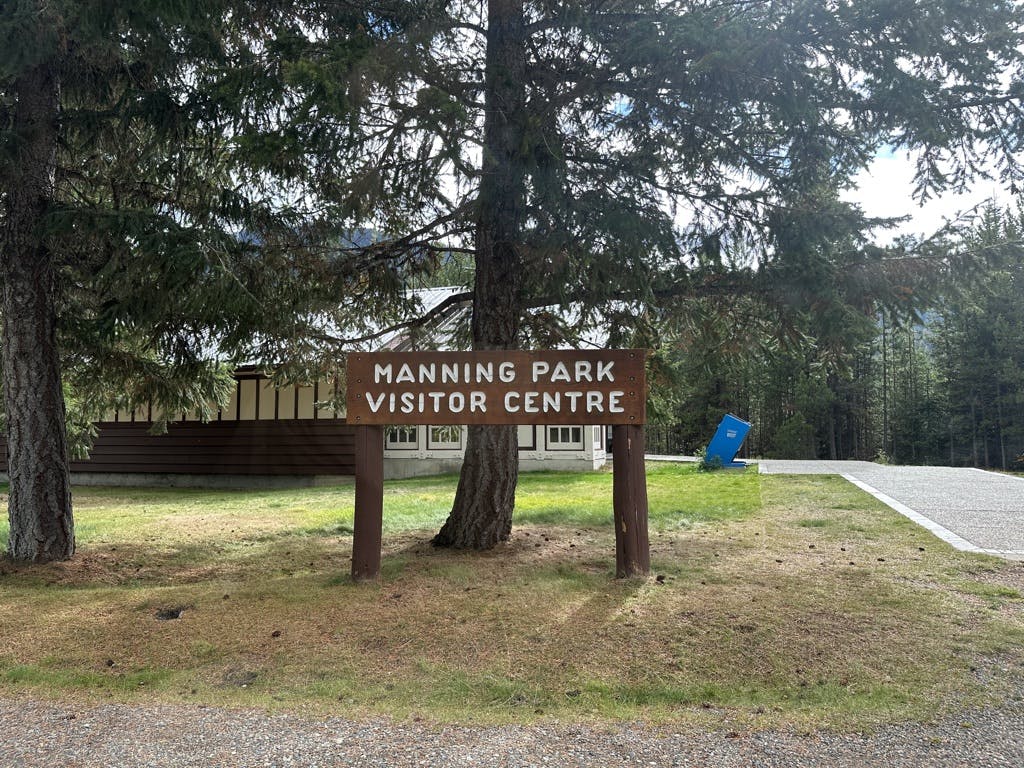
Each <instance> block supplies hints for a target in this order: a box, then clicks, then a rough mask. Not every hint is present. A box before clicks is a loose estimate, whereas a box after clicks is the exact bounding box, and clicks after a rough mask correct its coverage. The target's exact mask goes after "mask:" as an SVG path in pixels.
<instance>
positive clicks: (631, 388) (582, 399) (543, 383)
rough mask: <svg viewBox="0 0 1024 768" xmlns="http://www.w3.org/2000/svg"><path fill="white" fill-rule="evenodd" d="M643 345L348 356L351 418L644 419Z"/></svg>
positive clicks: (578, 421)
mask: <svg viewBox="0 0 1024 768" xmlns="http://www.w3.org/2000/svg"><path fill="white" fill-rule="evenodd" d="M644 360H645V353H644V351H643V350H629V349H626V350H585V351H583V350H574V351H563V350H552V351H538V352H520V351H504V350H495V351H480V352H378V353H365V354H364V353H357V354H351V355H349V357H348V397H347V405H348V416H347V418H348V422H349V423H350V424H438V425H441V424H534V423H540V424H581V423H584V424H642V423H643V422H644V416H645V400H646V390H645V383H644Z"/></svg>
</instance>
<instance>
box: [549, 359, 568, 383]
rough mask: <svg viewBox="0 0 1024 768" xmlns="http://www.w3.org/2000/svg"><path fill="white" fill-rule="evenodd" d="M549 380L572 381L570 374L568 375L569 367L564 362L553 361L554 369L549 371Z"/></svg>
mask: <svg viewBox="0 0 1024 768" xmlns="http://www.w3.org/2000/svg"><path fill="white" fill-rule="evenodd" d="M551 381H552V382H555V381H564V382H566V383H569V382H570V381H572V376H570V375H569V369H568V368H567V367H566V365H565V363H555V370H553V371H552V372H551Z"/></svg>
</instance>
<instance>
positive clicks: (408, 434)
mask: <svg viewBox="0 0 1024 768" xmlns="http://www.w3.org/2000/svg"><path fill="white" fill-rule="evenodd" d="M384 447H385V448H386V449H388V450H392V451H395V450H398V451H409V450H415V449H416V448H418V447H419V435H418V434H417V427H388V428H387V431H386V432H385V436H384Z"/></svg>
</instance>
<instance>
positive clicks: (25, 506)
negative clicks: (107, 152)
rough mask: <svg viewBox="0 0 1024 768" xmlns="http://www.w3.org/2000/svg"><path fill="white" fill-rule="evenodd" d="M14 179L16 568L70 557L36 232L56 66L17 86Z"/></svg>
mask: <svg viewBox="0 0 1024 768" xmlns="http://www.w3.org/2000/svg"><path fill="white" fill-rule="evenodd" d="M14 92H15V98H16V101H15V104H14V107H13V126H12V127H13V130H14V135H15V136H17V137H18V145H17V157H16V158H15V159H14V161H13V162H12V163H11V164H10V166H8V167H10V168H14V169H15V171H16V174H17V176H16V178H11V177H10V176H8V177H7V178H4V179H2V181H3V184H4V186H5V187H6V190H5V192H6V197H5V202H4V211H3V217H2V219H0V280H2V282H3V318H2V320H3V386H4V405H5V407H6V416H7V456H8V458H7V463H8V473H9V475H10V492H9V499H8V512H9V517H10V536H9V540H8V545H7V551H8V553H9V554H10V556H11V557H12V558H13V559H14V560H18V561H28V562H47V561H50V560H66V559H68V558H70V557H71V556H72V555H73V554H74V552H75V538H74V518H73V516H72V511H71V482H70V475H69V466H68V447H67V431H66V426H65V421H64V416H65V406H64V393H63V388H62V386H61V376H60V357H59V354H58V349H57V334H56V327H57V310H56V296H55V283H54V277H55V275H54V263H53V262H54V260H53V254H52V253H51V252H50V249H49V248H48V246H47V243H46V239H45V237H44V235H43V232H42V224H43V220H44V217H45V216H46V212H47V210H48V208H49V205H50V203H51V201H52V200H53V191H54V172H55V164H56V152H57V121H58V116H59V87H58V81H57V77H56V74H55V72H54V70H53V67H52V64H51V63H49V62H43V63H42V64H39V65H37V66H36V67H35V68H33V69H31V70H29V71H27V72H26V73H25V74H24V75H23V76H22V77H21V78H20V79H19V80H18V82H17V83H16V85H15V89H14Z"/></svg>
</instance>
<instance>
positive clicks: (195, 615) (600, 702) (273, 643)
mask: <svg viewBox="0 0 1024 768" xmlns="http://www.w3.org/2000/svg"><path fill="white" fill-rule="evenodd" d="M651 486H652V487H651V498H652V557H653V563H654V570H655V575H654V576H652V578H651V579H650V580H647V581H628V582H620V581H616V580H615V579H614V578H612V576H613V569H614V538H613V531H612V530H611V526H610V478H609V477H608V476H607V475H601V474H595V475H559V474H549V475H542V476H535V477H530V476H527V477H524V479H523V487H522V492H521V494H520V506H521V507H522V510H521V519H520V522H519V524H518V525H517V528H516V530H515V533H514V535H513V537H512V539H511V540H510V541H509V542H508V543H507V544H505V545H504V546H502V547H500V548H499V549H497V550H495V551H493V552H488V553H462V552H450V551H439V550H435V549H433V548H431V547H430V546H429V544H428V543H427V542H428V540H429V537H430V535H431V534H432V532H433V530H434V528H435V527H436V526H437V525H439V524H440V522H441V520H443V517H444V513H445V512H446V504H447V503H448V502H449V501H450V498H451V494H452V492H453V490H454V479H453V478H435V479H430V480H425V481H405V482H403V483H396V484H393V485H392V486H390V491H391V492H390V493H389V495H388V499H387V501H386V506H385V514H386V515H389V514H390V515H391V519H390V523H389V525H390V529H389V533H388V534H387V535H386V537H385V548H386V551H385V561H384V563H385V564H384V578H383V579H382V582H381V584H380V585H378V586H369V587H367V586H363V587H357V586H353V585H351V584H349V583H348V580H347V572H348V564H349V560H348V558H349V554H350V549H351V539H350V538H349V536H348V535H347V533H346V526H347V525H349V524H350V521H351V510H350V506H347V505H350V503H351V501H350V494H351V489H345V488H343V489H328V490H323V489H315V490H310V491H302V492H280V493H278V494H275V493H268V494H242V495H240V496H235V495H231V494H208V495H203V494H198V493H197V492H187V493H185V494H184V495H183V497H182V498H179V499H176V498H175V495H176V494H177V493H180V492H173V493H172V492H167V491H163V492H153V493H155V494H156V495H155V496H151V495H148V493H140V494H139V495H133V496H130V497H129V500H127V501H126V500H121V501H120V502H118V498H117V497H116V496H115V495H112V494H114V492H113V491H106V492H102V494H101V493H100V492H97V493H96V495H95V496H93V497H89V496H88V494H83V495H82V496H85V499H83V498H82V496H80V497H79V504H78V510H79V516H80V519H83V520H84V521H85V524H86V525H87V526H88V525H90V524H91V525H93V526H94V528H93V531H94V533H93V534H92V535H93V536H94V538H93V539H92V540H91V541H90V542H89V543H88V544H87V545H86V546H85V547H84V548H83V553H82V554H81V555H80V556H79V557H78V558H77V559H76V560H75V561H74V562H72V563H68V564H62V565H52V566H47V567H45V568H35V569H24V568H18V569H14V568H12V567H11V566H9V565H8V566H6V567H4V573H3V575H2V577H0V690H6V691H14V690H31V691H33V692H37V693H39V692H41V693H49V694H53V695H62V696H66V695H82V696H89V697H107V696H113V697H117V698H128V699H134V698H139V697H145V698H154V697H155V698H160V699H171V700H186V701H193V702H203V703H217V704H228V705H258V706H266V707H270V708H284V709H290V710H301V711H313V712H344V713H346V714H349V715H353V714H354V715H371V714H379V713H385V714H389V715H394V716H398V717H413V716H415V717H424V718H427V719H433V720H439V721H450V720H458V721H475V722H508V721H513V722H518V721H529V720H534V719H537V718H554V719H565V720H580V719H583V720H592V721H606V720H611V719H615V720H619V719H633V718H646V719H649V720H652V721H664V722H669V721H671V722H683V721H687V722H701V723H708V722H712V723H715V722H725V721H729V722H730V723H736V722H739V723H743V724H746V725H762V724H764V725H768V724H771V725H792V726H797V727H812V726H824V725H834V726H837V727H863V726H864V725H866V724H870V723H876V722H883V721H890V720H894V719H902V718H918V717H928V716H931V715H934V714H936V713H938V712H941V711H943V710H944V709H948V708H952V707H958V706H961V705H962V704H963V703H965V702H967V703H972V702H981V701H985V700H990V699H991V700H996V699H998V698H999V697H1000V696H1004V695H1006V692H1007V686H1009V685H1010V683H1011V682H1012V681H1013V677H1012V675H1007V674H1003V673H1000V674H997V675H991V674H988V675H980V674H978V672H977V670H979V669H986V670H991V669H1004V668H1010V669H1015V670H1018V671H1019V669H1020V664H1021V661H1022V655H1021V650H1020V649H1021V647H1022V645H1024V615H1022V603H1024V601H1022V600H1021V599H1020V586H1021V579H1022V575H1024V568H1022V566H1021V565H1020V564H1011V563H1004V562H1002V561H997V560H994V559H992V558H985V557H979V556H975V555H968V554H962V553H956V552H953V551H952V550H950V549H949V548H948V547H946V546H945V545H944V544H942V543H941V542H939V541H937V540H936V539H934V538H932V537H931V536H930V535H928V534H927V533H926V532H924V531H922V530H920V529H918V528H916V527H915V526H913V525H912V524H910V523H909V522H908V521H906V520H904V519H903V518H902V517H900V516H898V515H896V514H895V513H893V512H891V511H889V510H887V509H885V508H882V507H880V506H879V505H878V503H877V502H875V501H874V500H873V499H871V498H870V497H869V496H867V495H865V494H862V493H861V492H859V491H857V490H856V489H855V488H853V487H852V486H850V485H848V484H846V483H844V482H843V481H841V480H838V479H836V478H820V477H815V478H778V477H772V476H766V477H761V476H758V475H756V474H753V473H739V474H729V475H701V474H697V473H695V472H693V471H692V470H691V469H690V468H679V467H671V468H660V467H652V470H651ZM565 488H570V489H571V493H572V494H573V496H574V497H575V498H576V502H575V503H576V504H577V506H576V507H571V504H572V503H573V502H572V501H571V500H570V499H569V498H567V497H566V494H565V493H563V489H565ZM104 494H105V495H104ZM161 494H164V495H161ZM192 494H195V495H192ZM101 500H102V501H101ZM272 505H273V506H272ZM389 505H390V506H389ZM133 508H140V509H139V511H138V514H133V513H132V509H133ZM396 508H397V512H396ZM90 509H92V510H95V512H96V514H95V518H93V519H90ZM175 509H178V510H179V511H180V513H181V514H183V515H184V516H185V520H186V521H187V522H186V524H184V525H182V526H175V525H174V522H175V519H176V518H175V515H176V514H178V513H179V512H175ZM396 518H398V519H399V521H400V522H399V523H398V524H396V522H395V520H396ZM110 521H114V522H110ZM559 521H560V522H559ZM655 576H656V577H657V578H655ZM178 609H181V610H180V617H179V618H172V619H168V620H160V619H159V618H157V615H158V614H159V613H160V612H162V611H163V612H168V611H169V612H171V613H173V611H174V610H178Z"/></svg>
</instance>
